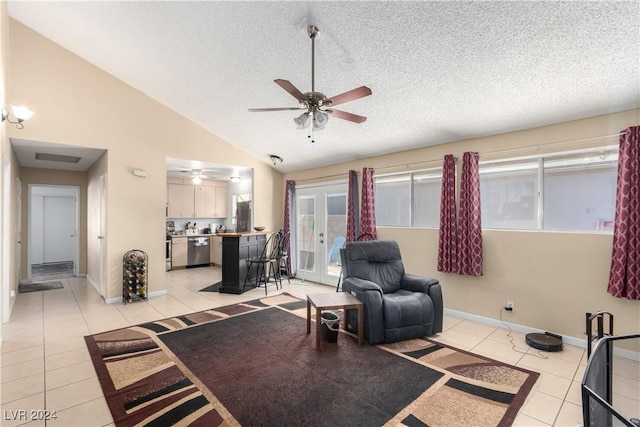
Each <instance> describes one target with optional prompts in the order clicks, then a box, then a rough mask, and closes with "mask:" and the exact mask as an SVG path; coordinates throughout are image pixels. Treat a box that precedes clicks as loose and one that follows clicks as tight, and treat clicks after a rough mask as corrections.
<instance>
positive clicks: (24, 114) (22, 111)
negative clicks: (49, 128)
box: [2, 105, 34, 129]
mask: <svg viewBox="0 0 640 427" xmlns="http://www.w3.org/2000/svg"><path fill="white" fill-rule="evenodd" d="M11 113H13V117H14V118H15V119H14V120H11V118H10V115H11ZM33 114H34V113H33V111H31V110H29V109H28V108H27V107H14V106H12V105H9V106H8V108H7V109H6V111H5V108H2V121H3V122H4V121H5V120H7V121H8V122H9V123H12V124H14V125H16V127H17V128H18V129H22V128H24V125H23V124H22V122H24V121H25V120H29V119H30V118H31V116H33Z"/></svg>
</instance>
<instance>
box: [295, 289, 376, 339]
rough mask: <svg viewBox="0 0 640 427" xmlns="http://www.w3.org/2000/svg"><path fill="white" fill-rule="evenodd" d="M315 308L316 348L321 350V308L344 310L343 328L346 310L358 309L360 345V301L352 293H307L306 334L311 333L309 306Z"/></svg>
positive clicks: (360, 337)
mask: <svg viewBox="0 0 640 427" xmlns="http://www.w3.org/2000/svg"><path fill="white" fill-rule="evenodd" d="M312 305H313V306H314V307H315V309H316V350H319V351H322V340H321V339H320V335H321V332H320V327H321V323H322V310H338V309H343V310H345V313H344V330H345V331H346V330H347V324H348V319H347V312H346V310H350V309H356V310H358V345H362V322H363V313H362V308H363V305H362V302H361V301H360V300H359V299H358V298H356V297H354V296H353V295H351V294H349V293H346V292H327V293H323V294H309V295H307V335H308V334H310V333H311V306H312Z"/></svg>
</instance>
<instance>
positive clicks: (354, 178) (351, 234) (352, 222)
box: [347, 170, 360, 242]
mask: <svg viewBox="0 0 640 427" xmlns="http://www.w3.org/2000/svg"><path fill="white" fill-rule="evenodd" d="M359 235H360V223H359V221H358V173H357V172H356V171H354V170H350V171H349V189H348V190H347V242H355V240H356V239H357V238H358V236H359Z"/></svg>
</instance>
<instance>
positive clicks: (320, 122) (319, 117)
mask: <svg viewBox="0 0 640 427" xmlns="http://www.w3.org/2000/svg"><path fill="white" fill-rule="evenodd" d="M328 121H329V115H328V114H327V113H323V112H322V111H316V113H315V114H314V115H313V130H322V129H324V125H325V124H327V122H328Z"/></svg>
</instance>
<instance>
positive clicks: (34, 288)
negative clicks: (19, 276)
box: [18, 281, 64, 294]
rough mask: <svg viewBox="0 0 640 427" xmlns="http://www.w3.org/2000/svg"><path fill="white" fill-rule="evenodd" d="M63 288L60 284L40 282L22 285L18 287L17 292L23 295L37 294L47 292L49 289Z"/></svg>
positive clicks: (57, 282)
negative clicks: (27, 293) (26, 293)
mask: <svg viewBox="0 0 640 427" xmlns="http://www.w3.org/2000/svg"><path fill="white" fill-rule="evenodd" d="M62 288H64V286H63V285H62V282H60V281H55V282H42V283H26V284H23V285H18V292H19V293H21V294H24V293H25V292H38V291H48V290H51V289H62Z"/></svg>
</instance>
